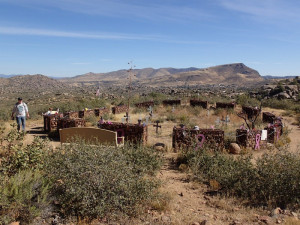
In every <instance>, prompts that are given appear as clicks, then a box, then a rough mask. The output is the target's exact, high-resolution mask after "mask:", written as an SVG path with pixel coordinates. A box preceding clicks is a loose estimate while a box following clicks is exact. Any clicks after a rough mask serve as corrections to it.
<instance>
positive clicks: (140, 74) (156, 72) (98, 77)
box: [61, 67, 198, 83]
mask: <svg viewBox="0 0 300 225" xmlns="http://www.w3.org/2000/svg"><path fill="white" fill-rule="evenodd" d="M195 70H198V68H193V67H192V68H186V69H175V68H161V69H153V68H145V69H134V70H133V71H132V72H133V74H135V75H136V78H135V79H136V80H139V79H141V80H143V79H149V78H156V77H162V76H169V75H173V74H177V73H180V72H188V71H195ZM127 77H128V71H127V70H118V71H113V72H109V73H92V72H90V73H86V74H83V75H79V76H76V77H71V78H64V79H61V81H63V82H70V83H72V82H95V81H113V82H116V81H120V80H124V79H127Z"/></svg>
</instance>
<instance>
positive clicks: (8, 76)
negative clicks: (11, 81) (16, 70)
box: [0, 74, 21, 78]
mask: <svg viewBox="0 0 300 225" xmlns="http://www.w3.org/2000/svg"><path fill="white" fill-rule="evenodd" d="M14 76H21V75H15V74H12V75H5V74H0V77H1V78H10V77H14Z"/></svg>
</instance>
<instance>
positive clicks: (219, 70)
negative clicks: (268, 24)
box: [60, 63, 265, 86]
mask: <svg viewBox="0 0 300 225" xmlns="http://www.w3.org/2000/svg"><path fill="white" fill-rule="evenodd" d="M132 72H133V74H135V75H136V76H135V77H134V78H133V81H134V82H136V83H138V84H143V85H148V86H177V85H190V86H193V85H205V84H220V83H222V84H236V85H247V84H254V83H258V82H262V81H264V80H265V79H264V78H263V77H262V76H260V74H259V73H258V72H257V71H256V70H254V69H251V68H249V67H247V66H245V65H244V64H243V63H234V64H226V65H220V66H214V67H209V68H204V69H199V68H195V67H191V68H185V69H175V68H161V69H153V68H145V69H135V70H133V71H132ZM127 78H128V72H127V70H119V71H114V72H109V73H87V74H83V75H79V76H76V77H72V78H67V79H61V80H60V81H62V82H67V83H70V84H73V85H74V84H78V83H80V84H84V83H89V84H90V83H91V82H100V83H101V82H110V83H114V84H122V83H124V81H126V79H127Z"/></svg>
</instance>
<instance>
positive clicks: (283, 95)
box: [278, 91, 291, 99]
mask: <svg viewBox="0 0 300 225" xmlns="http://www.w3.org/2000/svg"><path fill="white" fill-rule="evenodd" d="M289 98H291V96H289V95H288V94H287V93H286V92H285V91H284V92H280V93H279V94H278V99H289Z"/></svg>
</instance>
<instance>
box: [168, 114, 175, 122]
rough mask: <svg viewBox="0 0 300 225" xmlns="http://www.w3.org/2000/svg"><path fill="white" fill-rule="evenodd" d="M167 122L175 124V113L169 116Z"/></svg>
mask: <svg viewBox="0 0 300 225" xmlns="http://www.w3.org/2000/svg"><path fill="white" fill-rule="evenodd" d="M166 120H167V121H172V122H175V121H176V116H175V115H174V113H169V114H167V118H166Z"/></svg>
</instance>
